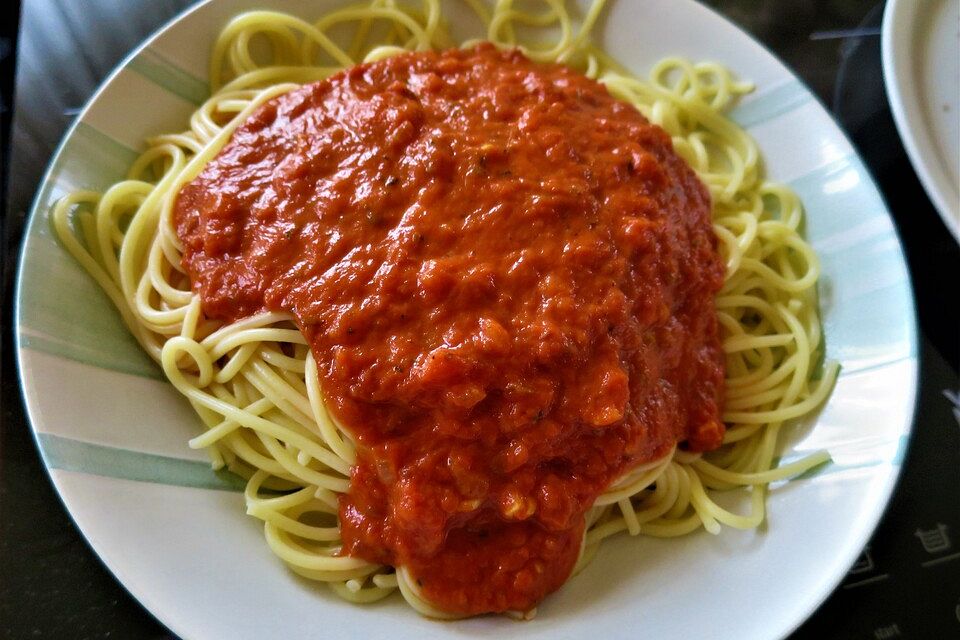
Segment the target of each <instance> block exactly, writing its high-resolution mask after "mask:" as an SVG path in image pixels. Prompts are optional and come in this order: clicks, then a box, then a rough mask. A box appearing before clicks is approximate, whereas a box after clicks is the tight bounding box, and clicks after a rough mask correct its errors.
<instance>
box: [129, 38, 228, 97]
mask: <svg viewBox="0 0 960 640" xmlns="http://www.w3.org/2000/svg"><path fill="white" fill-rule="evenodd" d="M128 68H129V69H130V70H131V71H135V72H136V73H138V74H140V75H141V76H143V77H144V78H146V79H147V80H149V81H151V82H152V83H154V84H155V85H157V86H159V87H162V88H163V89H165V90H166V91H168V92H169V93H172V94H173V95H175V96H179V97H180V98H183V99H184V100H186V101H187V102H190V103H192V104H195V105H201V104H203V103H204V102H205V101H206V99H207V98H209V97H210V89H209V87H208V86H207V83H206V82H204V81H203V80H201V79H199V78H197V77H196V76H194V75H192V74H190V73H187V72H186V71H184V70H183V69H181V68H180V67H178V66H176V65H174V64H173V63H172V62H170V61H169V60H167V59H166V58H164V57H163V56H162V55H160V54H159V53H157V52H156V51H152V50H151V49H144V50H143V51H141V52H140V54H139V55H138V56H137V57H135V58H134V59H132V60H131V61H130V63H129V64H128Z"/></svg>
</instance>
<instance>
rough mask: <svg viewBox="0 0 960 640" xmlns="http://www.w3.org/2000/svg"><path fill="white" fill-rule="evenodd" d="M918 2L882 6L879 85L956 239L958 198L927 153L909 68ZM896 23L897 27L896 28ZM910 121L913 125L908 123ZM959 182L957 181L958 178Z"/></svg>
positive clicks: (897, 0) (899, 0)
mask: <svg viewBox="0 0 960 640" xmlns="http://www.w3.org/2000/svg"><path fill="white" fill-rule="evenodd" d="M919 9H920V4H919V3H918V2H916V1H915V0H889V1H888V2H887V5H886V6H885V7H884V10H883V20H882V23H881V27H880V57H881V63H882V65H881V66H882V68H883V85H884V88H885V90H886V94H887V101H888V102H889V103H890V112H891V113H892V114H893V122H894V124H895V125H896V127H897V132H898V133H899V134H900V140H901V141H902V142H903V147H904V149H905V150H906V152H907V157H908V158H909V159H910V165H911V166H912V167H913V170H914V172H916V174H917V177H918V178H919V179H920V183H921V184H922V185H923V190H924V192H925V193H926V194H927V197H928V198H930V201H931V202H932V203H933V206H934V208H935V209H936V210H937V213H939V214H940V218H941V219H942V220H943V224H944V225H945V226H946V227H947V229H948V230H949V231H950V233H951V234H953V237H954V239H955V240H956V241H957V242H958V243H960V198H958V199H957V201H954V198H951V197H950V192H951V191H953V188H952V187H953V185H951V184H950V179H949V176H948V173H947V171H945V170H944V169H943V168H942V167H940V166H939V165H937V164H936V163H932V162H928V161H927V157H935V156H936V154H935V153H928V152H929V151H931V135H932V131H931V130H930V127H929V125H927V124H925V120H926V119H925V117H924V115H923V110H922V108H921V106H920V100H919V95H920V94H919V91H918V86H917V85H918V82H917V81H916V79H915V76H914V74H912V73H911V72H910V69H908V68H905V67H906V66H909V61H910V60H912V55H911V52H912V49H913V45H914V42H915V40H916V38H915V37H914V32H915V31H916V22H917V21H916V17H917V12H918V11H919ZM898 25H899V28H897V27H898ZM911 123H914V126H911ZM958 186H960V182H958Z"/></svg>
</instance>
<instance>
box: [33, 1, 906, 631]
mask: <svg viewBox="0 0 960 640" xmlns="http://www.w3.org/2000/svg"><path fill="white" fill-rule="evenodd" d="M335 4H336V3H318V2H316V0H301V1H296V0H285V1H284V0H256V1H254V0H217V1H215V2H207V3H203V4H200V5H198V6H196V7H194V8H192V9H190V10H189V11H187V12H186V13H184V14H182V15H181V16H179V17H178V18H176V19H175V20H173V21H172V22H171V23H170V24H168V25H167V26H166V27H164V28H163V29H161V30H160V31H159V32H158V33H157V34H156V35H155V36H153V37H152V38H151V39H149V40H148V41H147V42H146V43H145V44H144V45H143V46H142V47H140V48H139V49H138V50H137V51H135V52H134V53H133V54H131V56H129V57H128V58H127V59H126V61H125V62H124V63H122V64H121V65H120V67H119V68H118V69H117V70H116V71H115V72H114V73H113V74H112V75H111V76H110V77H109V78H108V79H107V81H106V82H105V83H104V84H103V86H102V87H101V88H100V90H99V91H98V92H97V93H96V94H95V95H94V97H93V98H92V99H91V101H90V103H89V104H88V106H87V107H86V109H85V110H84V111H83V112H82V114H81V115H80V116H79V118H78V121H77V122H76V124H74V126H73V127H72V128H71V129H70V130H69V132H68V133H67V135H66V136H65V138H64V141H63V143H62V145H61V147H60V149H59V151H58V152H57V154H56V155H55V157H54V159H53V161H52V164H51V166H50V168H49V171H48V173H47V175H46V177H45V178H44V181H43V183H42V185H41V188H40V190H39V193H38V194H37V197H36V201H35V204H34V206H33V210H32V213H31V216H30V221H29V226H28V230H27V236H26V240H25V244H24V248H23V254H22V258H21V262H20V271H19V278H18V289H17V294H16V295H17V309H16V332H17V340H18V344H17V349H18V357H19V364H20V375H21V381H22V386H23V395H24V399H25V402H26V406H27V409H28V414H29V418H30V421H31V423H32V426H33V430H34V432H35V435H36V440H37V444H38V447H39V449H40V452H41V454H42V456H43V460H44V463H45V465H46V466H47V468H48V469H49V472H50V476H51V478H52V480H53V483H54V484H55V486H56V488H57V490H58V492H59V493H60V496H61V497H62V499H63V502H64V504H65V505H66V507H67V509H68V510H69V512H70V514H71V515H72V516H73V518H74V520H75V521H76V523H77V525H78V527H79V528H80V530H81V531H82V532H83V535H84V536H85V537H86V538H87V540H88V541H89V543H90V546H91V547H92V548H93V549H94V550H95V551H96V553H97V554H98V555H99V556H100V557H101V558H102V560H103V562H104V563H105V564H106V566H107V567H108V568H109V569H110V570H111V571H112V572H113V573H114V574H115V575H116V577H117V579H118V580H119V581H120V582H121V583H123V585H124V586H125V587H126V588H127V589H128V590H129V591H130V593H131V594H132V595H133V596H134V597H136V598H137V599H138V600H139V601H140V602H141V603H142V604H143V605H144V606H145V607H146V608H147V609H148V610H150V611H151V612H152V613H153V614H154V615H155V616H156V617H157V618H158V619H159V620H160V621H161V622H163V623H164V624H166V625H167V626H168V627H169V628H170V629H171V630H172V631H174V632H175V633H177V634H178V635H180V636H182V637H184V638H191V639H192V638H219V637H231V638H263V637H285V638H307V637H311V638H315V637H318V636H319V635H320V634H322V635H323V636H324V637H344V636H351V637H382V636H386V635H387V634H388V633H389V635H390V636H391V637H394V638H398V639H399V638H454V637H466V636H470V637H477V638H497V637H502V636H503V635H504V634H508V633H516V632H518V631H522V633H524V634H525V636H526V637H528V638H565V637H569V638H582V637H588V636H590V637H602V636H608V637H619V636H621V635H622V632H623V630H624V629H628V628H638V626H639V625H642V629H643V631H644V635H650V636H652V637H697V638H722V637H731V636H734V637H738V638H774V637H780V636H784V635H786V634H787V633H789V632H790V631H791V630H792V629H794V628H795V627H796V626H797V625H798V624H799V623H800V622H802V621H803V620H804V619H805V618H806V617H807V616H808V615H809V614H810V613H811V612H812V611H814V609H815V608H816V607H817V606H818V605H819V604H820V603H821V602H822V601H823V600H824V599H825V598H826V597H827V596H828V595H829V594H830V592H831V591H832V590H833V589H834V588H835V587H836V586H837V584H838V583H839V582H840V581H841V579H842V578H843V576H844V574H845V573H846V571H847V569H848V568H849V567H850V566H851V565H852V564H853V562H854V560H855V559H856V557H857V555H858V554H859V553H860V551H861V549H862V548H863V546H864V544H865V543H866V542H867V540H868V539H869V537H870V535H871V533H872V532H873V530H874V527H875V526H876V524H877V522H878V520H879V518H880V516H881V514H882V512H883V510H884V507H885V506H886V504H887V501H888V499H889V497H890V494H891V491H892V489H893V487H894V485H895V483H896V479H897V475H898V473H899V470H900V463H901V460H902V457H903V453H904V448H905V446H906V443H907V439H908V436H909V432H910V426H911V423H912V417H913V412H914V402H915V397H916V389H917V331H916V322H915V315H914V308H913V296H912V292H911V289H910V281H909V277H908V273H907V269H906V266H905V263H904V257H903V251H902V247H901V245H900V242H899V240H898V238H897V235H896V232H895V229H894V226H893V223H892V222H891V219H890V216H889V214H888V212H887V211H886V208H885V206H884V203H883V201H882V199H881V197H880V195H879V193H878V191H877V189H876V186H875V185H874V183H873V181H872V179H871V177H870V175H869V173H868V172H867V171H866V169H865V168H864V165H863V163H862V162H861V160H860V159H859V158H858V156H857V154H856V153H855V151H854V149H853V148H852V146H851V145H850V143H849V141H848V140H847V139H846V138H845V137H844V135H843V134H842V133H841V131H840V130H839V129H838V128H837V126H836V124H834V122H833V121H832V120H831V119H830V117H829V115H828V114H827V112H826V111H825V110H824V109H823V107H822V106H821V105H820V104H819V103H818V102H817V101H816V99H814V97H813V96H812V95H811V94H810V92H809V91H808V90H807V89H806V88H805V87H804V86H803V84H801V83H800V82H799V81H798V80H797V78H796V77H794V76H793V75H792V74H791V73H790V72H789V71H788V70H787V69H786V68H785V67H784V66H783V65H782V64H781V63H780V62H778V61H777V60H776V59H775V58H774V57H773V56H772V55H771V54H770V53H769V52H768V51H766V50H765V49H764V48H763V47H761V46H760V45H759V44H757V43H756V42H755V41H753V40H752V39H750V37H748V36H747V35H746V34H745V33H743V32H742V31H740V30H739V29H737V28H736V27H735V26H733V25H732V24H730V23H728V22H726V21H725V20H724V19H722V18H720V17H719V16H717V15H716V14H714V13H712V12H711V11H710V10H708V9H706V8H704V7H702V6H701V5H699V4H696V3H695V2H692V1H690V0H686V1H677V0H649V1H648V2H645V3H633V2H626V1H620V2H613V3H611V6H610V7H608V9H607V11H606V16H605V19H604V20H603V21H602V22H601V23H600V24H599V25H598V27H597V34H598V36H597V37H598V39H599V40H600V41H601V43H602V44H603V46H605V48H606V49H607V51H609V52H610V53H612V54H614V55H615V56H616V57H617V58H619V59H620V60H621V61H623V62H624V63H626V64H627V65H628V66H629V67H631V68H632V69H633V70H634V71H635V72H642V71H645V70H646V69H648V68H649V67H650V65H651V64H652V63H653V62H654V61H656V60H657V59H659V58H661V57H663V56H666V55H673V54H681V55H684V56H687V57H689V58H692V59H714V60H718V61H720V62H722V63H724V64H726V65H728V66H729V67H731V68H732V69H735V70H736V71H737V72H738V74H739V75H740V76H741V77H744V78H749V79H751V80H753V81H754V82H756V84H757V86H758V87H759V89H758V90H757V91H756V92H755V93H754V94H752V95H750V96H749V97H747V98H746V99H744V100H743V101H742V102H741V104H740V105H739V106H737V107H736V109H735V111H734V112H733V117H734V118H735V119H736V120H737V121H738V122H740V123H741V124H742V125H743V126H745V127H747V128H748V129H749V131H750V133H751V134H752V135H753V136H754V137H756V139H757V140H758V142H759V144H760V148H761V149H762V150H763V152H764V154H765V163H766V167H767V171H768V175H769V176H770V177H772V178H773V179H775V180H778V181H781V182H786V183H789V184H790V185H791V186H792V187H793V188H794V189H795V190H796V191H797V192H798V193H799V194H800V196H801V198H802V199H803V202H804V203H805V205H806V208H807V212H808V219H807V223H806V230H807V234H808V237H809V239H810V240H811V241H812V242H813V245H814V247H815V248H816V250H817V251H818V253H819V255H820V257H821V260H822V263H823V277H822V282H821V285H820V294H821V301H822V310H823V315H824V328H825V333H826V338H827V340H826V344H827V349H828V354H829V357H830V358H833V359H836V360H838V361H839V362H840V363H841V364H842V367H843V370H842V373H841V377H840V379H839V381H838V382H837V385H836V388H835V390H834V392H833V395H832V396H831V398H830V400H829V402H828V404H827V405H826V406H825V407H824V408H823V409H822V411H820V412H819V414H818V415H817V416H816V417H814V418H812V419H810V420H808V421H806V422H805V423H803V424H797V425H794V426H793V427H791V429H790V430H789V433H788V435H789V438H788V440H789V446H788V447H787V449H786V452H785V454H784V455H785V456H786V457H787V458H791V457H794V456H800V455H803V454H805V453H807V452H810V451H812V450H816V449H820V448H827V449H829V451H830V452H831V454H832V455H833V459H834V462H833V463H832V464H831V465H829V466H826V467H823V468H821V469H820V471H819V473H816V474H814V475H813V476H811V477H805V478H802V479H797V480H793V481H790V482H781V483H778V484H777V485H776V486H775V488H774V490H773V491H772V495H771V496H770V498H769V519H768V522H767V524H766V525H765V526H764V527H763V528H762V529H761V530H759V531H746V532H742V531H736V530H732V529H725V530H724V531H723V532H722V534H721V535H719V536H711V535H709V534H707V533H704V532H700V533H698V534H695V535H691V536H688V537H685V538H682V539H675V540H655V539H644V538H639V539H634V538H629V537H626V536H622V537H618V538H616V539H614V540H611V541H610V542H608V543H605V544H604V545H603V546H602V548H601V549H600V551H599V553H598V555H597V557H596V559H595V560H594V561H593V562H592V563H591V564H590V565H589V566H588V567H587V568H586V570H585V571H584V572H583V573H581V574H580V575H578V576H577V577H575V578H574V579H572V580H571V581H570V582H569V583H568V584H567V585H566V586H565V587H564V588H563V589H562V590H560V591H559V592H558V593H556V594H554V595H553V596H551V597H550V598H548V599H547V600H546V601H545V602H544V603H543V604H542V605H541V606H540V607H539V613H538V616H537V618H536V619H534V620H532V621H530V622H525V623H518V622H515V621H513V620H510V619H507V618H504V617H492V616H488V617H482V618H477V619H471V620H465V621H460V622H454V623H440V622H436V621H431V620H427V619H425V618H421V617H419V616H418V615H417V614H415V613H414V612H413V611H412V610H411V609H409V608H408V607H407V606H406V605H405V604H404V603H403V602H402V601H401V600H400V598H399V597H393V598H390V599H388V600H387V601H384V602H382V603H380V604H378V605H373V606H368V607H359V606H356V605H352V604H349V603H347V602H344V601H341V600H340V599H338V598H337V597H335V596H334V595H333V594H332V593H330V592H329V591H328V590H327V589H326V588H324V587H322V586H317V585H315V584H311V583H308V582H306V581H304V580H301V579H299V578H297V577H296V576H295V575H293V574H292V573H290V572H289V571H287V570H286V569H285V568H284V566H283V565H282V563H281V562H279V561H278V560H277V559H276V558H275V557H273V556H272V554H271V553H270V551H269V550H268V548H267V546H266V544H265V543H264V540H263V533H262V526H261V524H260V523H259V522H258V521H256V520H254V519H253V518H250V517H248V516H246V515H245V514H244V504H243V497H242V495H241V493H239V491H238V486H237V483H236V482H235V481H234V480H232V479H231V478H230V477H229V476H221V475H217V474H215V473H213V472H212V471H211V470H210V468H209V465H208V463H207V461H206V459H205V454H204V453H203V452H202V451H199V452H198V451H192V450H190V449H189V448H188V447H187V444H186V443H187V440H188V438H190V437H191V436H193V435H195V434H196V432H197V429H198V423H197V419H196V418H195V416H194V415H193V413H192V411H191V410H190V408H189V406H188V405H187V403H186V401H185V400H183V399H182V398H181V397H179V396H178V395H177V393H176V392H175V391H174V389H173V388H172V387H171V386H170V385H168V384H166V383H165V382H164V381H163V380H162V376H161V373H160V371H159V370H158V368H157V367H156V366H155V365H154V364H153V363H152V361H150V360H149V359H148V358H147V356H145V355H144V354H142V353H141V352H140V350H139V348H138V346H137V345H136V343H135V342H134V340H133V339H132V338H131V337H129V335H128V334H127V332H126V331H125V330H124V328H123V326H122V325H121V322H120V319H119V317H118V315H117V314H116V312H115V311H114V310H113V308H112V307H111V306H110V304H109V302H108V300H107V298H106V297H105V296H104V295H103V294H102V293H101V292H100V291H99V290H98V289H97V288H96V286H95V285H94V284H93V282H92V281H91V279H90V278H88V277H87V276H86V274H84V273H83V272H82V271H81V270H80V269H79V267H78V266H77V265H76V264H74V262H73V261H72V260H71V259H70V257H69V256H68V255H67V254H66V253H65V252H64V251H62V250H61V249H60V247H59V246H58V244H57V243H56V241H55V240H54V238H53V235H52V232H51V229H50V226H49V223H48V218H47V213H48V211H49V210H50V207H51V205H52V203H53V202H54V201H55V200H56V199H57V198H58V197H60V196H61V195H63V194H64V193H66V192H67V191H70V190H72V189H78V188H92V189H103V188H104V187H106V186H107V185H108V184H110V183H112V182H113V181H115V180H117V179H119V178H121V177H122V176H123V174H124V172H125V171H126V168H127V166H128V165H129V163H130V162H131V161H132V159H133V158H134V156H135V154H136V151H135V150H136V149H137V148H139V147H140V145H141V141H142V140H143V138H144V137H145V136H148V135H152V134H158V133H161V132H167V131H177V130H180V129H181V128H182V127H183V124H184V123H185V122H186V119H187V117H188V115H189V114H190V113H191V112H192V111H193V110H194V109H196V107H197V105H198V104H199V103H200V102H201V101H202V100H203V99H204V97H205V95H206V88H205V82H204V78H205V76H206V65H207V60H208V54H209V47H210V44H211V42H212V41H213V38H214V37H215V35H216V33H217V32H218V30H219V29H220V28H221V27H222V26H223V24H224V23H225V21H226V20H227V19H228V18H229V17H230V16H232V15H234V14H236V13H238V12H240V11H242V10H244V9H248V8H251V7H253V6H256V7H257V8H265V7H272V8H277V9H281V10H285V11H289V12H292V13H294V14H298V15H301V16H304V17H309V16H317V15H318V14H319V13H321V12H322V11H324V10H329V9H330V8H331V7H332V6H334V5H335ZM452 21H453V26H454V27H459V26H460V25H461V22H462V23H463V24H467V22H466V21H465V20H461V19H460V18H457V17H456V16H454V17H453V19H452ZM458 31H459V33H458ZM454 32H455V34H457V35H460V36H465V35H467V34H466V33H464V32H463V31H462V30H458V29H454ZM814 426H815V428H811V427H814ZM729 499H731V500H735V499H736V496H729ZM520 624H522V626H518V625H520Z"/></svg>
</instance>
